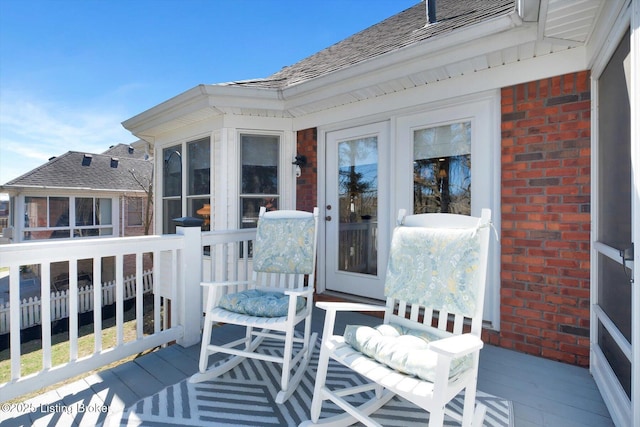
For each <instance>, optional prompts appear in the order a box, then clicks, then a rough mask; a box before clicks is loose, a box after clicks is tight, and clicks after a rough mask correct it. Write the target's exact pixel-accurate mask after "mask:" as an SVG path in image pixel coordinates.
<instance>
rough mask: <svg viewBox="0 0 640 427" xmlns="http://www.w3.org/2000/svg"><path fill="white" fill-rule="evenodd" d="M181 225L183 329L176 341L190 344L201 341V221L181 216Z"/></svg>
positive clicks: (180, 316)
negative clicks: (182, 242)
mask: <svg viewBox="0 0 640 427" xmlns="http://www.w3.org/2000/svg"><path fill="white" fill-rule="evenodd" d="M174 221H175V222H176V223H177V224H178V226H177V227H176V234H179V235H183V236H184V239H185V242H184V243H185V244H184V249H183V250H182V255H181V256H180V260H179V261H178V263H179V270H178V277H180V278H181V279H183V281H182V280H180V281H179V282H178V301H177V302H178V310H177V311H178V319H177V320H178V324H179V325H182V327H183V328H184V332H183V335H182V338H181V339H179V340H178V341H177V342H178V344H179V345H181V346H183V347H190V346H192V345H194V344H198V343H199V342H200V325H201V323H202V301H201V298H202V290H201V288H200V282H201V281H202V231H201V228H200V226H201V225H202V220H201V219H197V218H179V219H177V220H174Z"/></svg>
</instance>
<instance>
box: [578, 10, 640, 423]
mask: <svg viewBox="0 0 640 427" xmlns="http://www.w3.org/2000/svg"><path fill="white" fill-rule="evenodd" d="M628 28H631V35H630V38H631V40H630V45H631V46H630V59H631V61H630V65H629V68H630V70H629V71H630V72H629V75H630V79H629V83H630V87H631V88H636V89H632V90H630V93H629V101H630V111H631V115H630V117H638V114H639V113H640V94H639V93H638V92H639V91H638V90H637V88H638V87H639V85H640V77H639V76H638V74H639V73H640V0H631V4H630V7H628V8H625V9H624V11H623V12H622V14H621V15H620V16H619V17H618V19H617V20H616V22H615V24H614V25H612V26H611V33H610V34H609V37H608V38H607V42H606V43H605V45H603V46H602V48H601V50H600V52H599V54H598V56H597V58H596V59H595V61H594V64H593V66H592V67H591V69H592V76H591V77H592V80H591V99H592V121H591V156H592V159H591V170H592V174H591V194H592V209H591V212H592V218H591V221H592V226H591V236H592V237H591V242H592V243H591V246H592V248H591V254H592V255H591V277H590V280H591V309H590V318H591V321H590V322H591V323H590V330H591V332H590V341H591V352H590V368H589V369H590V371H591V374H592V375H593V377H594V379H595V382H596V385H597V386H598V389H599V390H600V393H601V395H602V398H603V400H604V401H605V403H606V405H607V407H608V409H609V412H610V414H611V417H612V419H613V421H614V423H615V424H616V425H640V351H633V349H639V348H640V268H638V266H640V249H639V248H638V245H639V244H640V194H639V192H640V123H638V121H637V120H635V121H634V120H631V123H630V126H631V141H630V142H631V144H630V149H631V153H630V154H631V165H632V166H631V180H632V185H631V195H630V197H631V198H632V200H631V240H632V242H634V244H635V246H636V248H635V254H634V260H633V266H634V268H633V283H632V284H631V285H630V286H631V299H632V301H631V343H630V344H631V345H630V346H623V347H621V350H622V351H625V352H626V353H627V354H630V355H631V357H630V361H631V399H630V400H629V399H628V398H627V395H626V393H625V392H624V390H622V387H621V386H620V384H619V382H618V380H617V378H616V376H615V374H614V373H613V371H612V369H611V368H610V366H609V364H608V362H607V361H606V358H605V356H604V354H603V353H602V351H601V350H600V349H599V346H598V321H599V320H601V317H602V316H603V314H602V310H601V309H600V308H599V306H598V290H599V288H598V280H597V278H598V274H599V272H598V262H597V259H598V258H597V257H598V254H599V253H604V254H606V253H607V251H609V252H611V250H610V249H607V248H604V247H603V246H604V245H602V244H600V243H598V241H597V236H598V212H599V211H598V203H599V197H598V194H599V193H598V177H599V173H600V171H599V170H598V162H597V159H598V156H599V152H600V143H599V140H598V130H599V126H598V121H599V114H598V113H599V112H598V79H599V77H600V75H601V74H602V72H603V70H604V68H605V67H606V65H607V63H608V62H609V60H610V59H611V57H612V55H613V52H614V51H615V49H616V48H617V46H618V44H619V43H620V40H621V39H622V37H624V34H625V33H626V31H627V29H628ZM614 252H615V251H614ZM616 256H617V254H616V253H610V258H615V257H616ZM604 321H605V322H606V321H607V320H606V318H605V320H604ZM618 338H620V337H618ZM621 338H622V339H621V340H620V341H622V340H624V337H621Z"/></svg>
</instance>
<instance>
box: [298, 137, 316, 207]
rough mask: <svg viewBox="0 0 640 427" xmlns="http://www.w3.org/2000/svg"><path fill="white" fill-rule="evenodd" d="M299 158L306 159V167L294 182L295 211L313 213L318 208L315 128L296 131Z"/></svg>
mask: <svg viewBox="0 0 640 427" xmlns="http://www.w3.org/2000/svg"><path fill="white" fill-rule="evenodd" d="M297 150H298V155H299V156H306V157H307V165H306V166H304V167H303V168H302V175H301V176H300V178H298V179H297V181H296V209H298V210H302V211H308V212H311V211H313V208H314V207H316V206H318V133H317V130H316V129H315V128H313V129H305V130H301V131H298V134H297Z"/></svg>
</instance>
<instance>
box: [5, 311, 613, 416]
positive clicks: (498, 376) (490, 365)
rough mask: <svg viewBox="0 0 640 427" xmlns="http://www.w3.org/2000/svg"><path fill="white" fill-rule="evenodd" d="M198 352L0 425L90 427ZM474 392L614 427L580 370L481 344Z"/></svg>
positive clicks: (24, 407)
mask: <svg viewBox="0 0 640 427" xmlns="http://www.w3.org/2000/svg"><path fill="white" fill-rule="evenodd" d="M353 316H355V317H356V318H353V317H351V318H346V316H343V317H342V318H340V317H339V322H338V323H337V326H336V327H337V328H340V327H343V326H342V325H344V324H346V323H366V324H372V323H375V322H377V320H376V319H373V318H371V317H370V316H366V315H361V314H356V315H353ZM323 319H324V315H323V312H322V311H318V312H317V313H314V321H313V329H314V330H318V331H320V330H321V328H322V322H323ZM224 328H227V327H226V326H223V327H221V328H219V329H218V332H217V333H220V331H222V330H224ZM198 352H199V346H198V345H196V346H192V347H189V348H183V347H180V346H178V345H173V346H169V347H166V348H162V349H159V350H157V351H155V352H152V353H149V354H146V355H144V356H141V357H139V358H137V359H135V360H134V361H131V362H127V363H124V364H122V365H119V366H117V367H115V368H112V369H109V370H106V371H102V372H99V373H97V374H93V375H90V376H88V377H86V378H83V379H82V380H80V381H77V382H74V383H71V384H68V385H64V386H61V387H60V388H58V389H56V390H54V391H51V392H48V393H45V394H42V395H40V396H38V397H36V398H33V399H31V400H28V401H25V402H24V404H21V405H14V406H13V408H11V409H13V410H14V411H13V413H8V412H7V411H6V409H7V408H5V407H0V408H1V409H2V410H0V424H1V425H2V427H5V426H7V427H9V426H32V425H33V426H53V425H60V426H62V425H64V426H72V425H82V426H95V425H96V424H99V423H101V422H103V421H105V419H106V418H107V417H108V414H109V413H110V412H118V411H120V410H122V409H124V408H126V407H128V406H130V405H132V404H133V403H135V402H137V401H138V400H140V399H142V398H144V397H147V396H151V395H153V394H155V393H157V392H158V391H160V390H162V389H163V388H164V387H166V386H168V385H171V384H175V383H178V382H180V381H182V380H183V379H185V378H187V377H188V376H190V375H191V374H193V373H195V372H196V371H197V368H198V366H197V365H198ZM478 389H479V390H482V391H484V392H486V393H490V394H493V395H495V396H499V397H502V398H505V399H509V400H511V401H512V402H513V414H514V420H515V426H516V427H530V426H558V427H572V426H575V427H587V426H593V427H598V426H613V422H612V421H611V418H610V416H609V413H608V411H607V408H606V407H605V405H604V402H603V400H602V398H601V396H600V393H599V392H598V390H597V388H596V385H595V383H594V381H593V378H592V377H591V375H590V374H589V371H588V370H587V369H584V368H579V367H575V366H570V365H566V364H563V363H558V362H553V361H549V360H546V359H541V358H537V357H533V356H528V355H525V354H521V353H517V352H514V351H510V350H505V349H502V348H498V347H494V346H489V345H487V346H485V347H484V349H483V350H482V352H481V357H480V372H479V380H478ZM79 407H82V408H85V409H84V411H83V412H80V411H79V410H78V409H77V408H79ZM103 411H108V412H103Z"/></svg>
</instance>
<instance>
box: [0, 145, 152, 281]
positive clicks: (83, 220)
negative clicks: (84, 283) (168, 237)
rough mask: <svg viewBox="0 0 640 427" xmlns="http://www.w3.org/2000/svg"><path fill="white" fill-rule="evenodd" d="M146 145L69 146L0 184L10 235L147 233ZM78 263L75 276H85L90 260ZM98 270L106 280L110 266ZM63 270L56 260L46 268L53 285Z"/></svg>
mask: <svg viewBox="0 0 640 427" xmlns="http://www.w3.org/2000/svg"><path fill="white" fill-rule="evenodd" d="M145 145H146V144H144V143H142V142H140V143H137V144H132V145H125V144H118V145H116V146H112V147H111V148H109V150H107V151H106V152H104V153H103V154H90V153H82V152H76V151H69V152H67V153H65V154H63V155H61V156H58V157H52V158H51V159H49V161H48V162H47V163H45V164H44V165H42V166H39V167H37V168H35V169H33V170H31V171H30V172H27V173H25V174H24V175H22V176H20V177H18V178H16V179H13V180H11V181H9V182H7V183H6V184H4V185H2V186H0V192H5V193H8V194H9V197H10V217H9V226H10V227H12V241H13V242H14V243H19V242H27V241H34V240H43V239H71V238H74V239H75V238H100V237H124V236H140V235H144V234H152V233H153V227H151V229H148V227H145V222H147V223H148V222H150V221H151V217H150V216H147V215H146V212H147V209H148V205H147V199H148V197H147V194H148V192H149V191H150V190H151V186H150V185H151V183H152V179H153V178H152V177H153V161H150V160H149V156H148V154H146V152H145V149H144V147H145ZM145 230H146V231H147V232H146V233H145ZM80 264H82V265H79V266H78V271H79V276H85V277H86V276H90V275H91V272H92V269H91V260H84V261H81V262H80ZM103 270H104V273H103V279H104V280H111V279H112V276H113V274H115V272H112V273H111V274H110V273H107V271H110V270H111V269H110V268H107V267H106V266H103ZM67 271H68V268H67V267H66V266H58V268H56V271H52V272H51V277H52V278H53V280H52V281H53V285H54V287H57V286H56V281H59V282H66V278H65V275H67V274H68V273H67ZM131 271H134V270H133V268H131ZM125 274H126V272H125Z"/></svg>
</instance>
